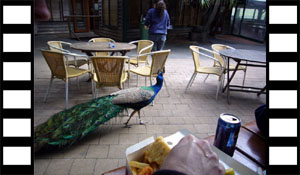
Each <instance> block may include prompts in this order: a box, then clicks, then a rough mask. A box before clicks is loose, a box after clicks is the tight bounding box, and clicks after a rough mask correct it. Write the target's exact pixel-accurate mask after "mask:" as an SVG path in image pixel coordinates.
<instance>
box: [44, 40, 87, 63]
mask: <svg viewBox="0 0 300 175" xmlns="http://www.w3.org/2000/svg"><path fill="white" fill-rule="evenodd" d="M47 44H48V47H49V50H52V51H56V52H62V53H68V54H67V55H64V57H65V58H66V59H65V60H66V61H67V65H69V66H70V65H71V66H75V67H77V68H78V67H81V66H83V65H85V64H87V65H88V66H89V61H88V56H87V55H81V54H77V53H72V52H71V51H69V50H67V49H65V48H64V46H70V45H72V44H71V43H68V42H64V41H48V42H47ZM68 56H71V57H73V60H69V59H68ZM77 57H82V58H83V59H77Z"/></svg>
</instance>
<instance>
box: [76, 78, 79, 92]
mask: <svg viewBox="0 0 300 175" xmlns="http://www.w3.org/2000/svg"><path fill="white" fill-rule="evenodd" d="M76 81H77V88H78V90H80V85H79V77H77V80H76Z"/></svg>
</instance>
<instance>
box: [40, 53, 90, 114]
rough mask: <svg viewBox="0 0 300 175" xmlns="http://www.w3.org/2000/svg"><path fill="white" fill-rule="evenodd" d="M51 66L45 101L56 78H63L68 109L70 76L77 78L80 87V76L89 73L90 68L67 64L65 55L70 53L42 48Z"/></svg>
mask: <svg viewBox="0 0 300 175" xmlns="http://www.w3.org/2000/svg"><path fill="white" fill-rule="evenodd" d="M41 52H42V54H43V56H44V58H45V60H46V62H47V64H48V66H49V68H50V71H51V79H50V83H49V86H48V88H47V92H46V95H45V98H44V102H46V101H47V97H48V94H49V90H50V88H51V86H52V82H53V79H54V78H58V79H61V80H63V81H64V82H65V83H66V85H65V86H66V109H68V89H69V78H75V77H76V78H77V85H78V88H79V79H78V78H79V76H81V75H83V74H86V73H89V72H90V70H86V69H80V68H76V67H70V66H67V65H66V61H65V55H66V54H68V53H62V52H56V51H50V50H41Z"/></svg>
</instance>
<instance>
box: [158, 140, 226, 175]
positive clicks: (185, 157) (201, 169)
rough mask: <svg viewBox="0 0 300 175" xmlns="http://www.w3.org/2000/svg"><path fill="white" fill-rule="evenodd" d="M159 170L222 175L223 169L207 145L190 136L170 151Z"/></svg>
mask: <svg viewBox="0 0 300 175" xmlns="http://www.w3.org/2000/svg"><path fill="white" fill-rule="evenodd" d="M161 169H169V170H175V171H179V172H183V173H185V174H189V175H224V173H225V169H224V167H223V165H222V164H220V163H219V159H218V157H217V155H216V153H214V152H213V151H212V149H211V148H210V146H209V143H208V142H207V141H204V140H199V139H197V138H195V137H194V136H192V135H189V136H186V137H184V138H182V139H181V140H180V142H179V143H178V144H177V145H176V146H175V147H174V148H173V149H172V150H171V152H170V153H169V155H168V157H167V158H166V160H165V161H164V163H163V165H162V167H161Z"/></svg>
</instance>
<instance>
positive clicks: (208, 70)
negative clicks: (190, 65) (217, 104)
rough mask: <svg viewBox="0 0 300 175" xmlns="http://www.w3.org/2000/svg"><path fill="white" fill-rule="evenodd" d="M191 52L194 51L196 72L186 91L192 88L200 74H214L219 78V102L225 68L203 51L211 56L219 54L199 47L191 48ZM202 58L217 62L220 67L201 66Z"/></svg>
mask: <svg viewBox="0 0 300 175" xmlns="http://www.w3.org/2000/svg"><path fill="white" fill-rule="evenodd" d="M190 50H191V51H192V55H193V60H194V65H195V71H194V73H193V75H192V77H191V79H190V81H189V82H188V84H187V86H186V88H185V91H184V92H186V91H187V89H188V88H189V87H190V86H192V84H193V82H194V80H195V78H196V76H197V74H198V73H202V74H208V75H210V74H213V75H217V76H218V77H219V85H218V86H217V93H216V100H218V94H219V89H220V88H221V87H222V84H223V81H224V67H223V65H222V63H221V62H220V61H219V60H217V59H216V58H213V57H211V56H209V55H207V54H205V53H203V52H200V51H199V50H201V51H205V52H208V53H211V54H218V53H217V52H213V51H211V50H208V49H205V48H203V47H199V46H190ZM200 56H202V57H206V58H209V59H212V60H213V61H215V62H216V63H217V64H218V65H219V66H212V67H208V66H200V58H201V57H200Z"/></svg>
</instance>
